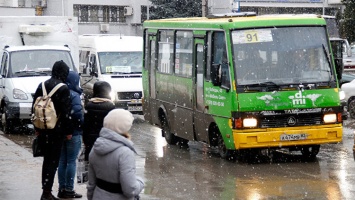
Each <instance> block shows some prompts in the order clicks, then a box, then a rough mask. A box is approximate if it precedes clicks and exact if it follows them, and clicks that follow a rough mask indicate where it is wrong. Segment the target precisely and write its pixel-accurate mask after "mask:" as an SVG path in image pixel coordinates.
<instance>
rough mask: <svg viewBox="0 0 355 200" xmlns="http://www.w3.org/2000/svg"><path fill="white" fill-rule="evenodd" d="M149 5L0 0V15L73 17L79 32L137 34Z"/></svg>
mask: <svg viewBox="0 0 355 200" xmlns="http://www.w3.org/2000/svg"><path fill="white" fill-rule="evenodd" d="M149 5H150V1H149V0H50V1H49V0H0V11H1V10H3V12H2V14H1V15H43V16H75V17H78V22H79V30H78V31H79V34H80V35H81V34H101V33H106V34H122V35H132V36H141V35H142V23H143V21H144V20H146V19H147V18H148V17H149V13H148V12H147V11H148V10H149V9H148V8H149ZM24 11H26V12H24ZM23 13H26V14H23Z"/></svg>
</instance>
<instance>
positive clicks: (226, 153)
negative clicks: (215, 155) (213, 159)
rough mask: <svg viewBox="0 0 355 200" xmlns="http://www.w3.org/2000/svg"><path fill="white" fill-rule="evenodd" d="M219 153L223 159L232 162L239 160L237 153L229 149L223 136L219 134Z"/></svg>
mask: <svg viewBox="0 0 355 200" xmlns="http://www.w3.org/2000/svg"><path fill="white" fill-rule="evenodd" d="M218 152H219V155H220V156H221V158H223V159H226V160H230V161H234V160H236V159H237V155H236V151H234V150H230V149H227V147H226V144H225V143H224V140H223V137H222V135H221V134H218Z"/></svg>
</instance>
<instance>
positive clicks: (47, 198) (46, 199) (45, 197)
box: [41, 190, 59, 200]
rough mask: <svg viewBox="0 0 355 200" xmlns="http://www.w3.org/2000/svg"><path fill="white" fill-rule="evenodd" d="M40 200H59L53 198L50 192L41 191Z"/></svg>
mask: <svg viewBox="0 0 355 200" xmlns="http://www.w3.org/2000/svg"><path fill="white" fill-rule="evenodd" d="M41 200H59V199H58V198H57V197H55V196H53V194H52V192H51V191H47V190H43V193H42V196H41Z"/></svg>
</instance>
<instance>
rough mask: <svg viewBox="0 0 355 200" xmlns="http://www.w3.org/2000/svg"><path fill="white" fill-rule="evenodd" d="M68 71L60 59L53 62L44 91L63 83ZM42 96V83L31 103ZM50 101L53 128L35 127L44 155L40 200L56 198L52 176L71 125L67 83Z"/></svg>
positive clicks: (70, 130) (69, 134)
mask: <svg viewBox="0 0 355 200" xmlns="http://www.w3.org/2000/svg"><path fill="white" fill-rule="evenodd" d="M68 73H69V67H68V65H67V64H66V63H65V62H63V61H62V60H61V61H57V62H55V63H54V65H53V68H52V76H51V78H50V79H48V80H46V81H45V82H44V86H45V87H46V91H47V92H48V93H49V92H50V91H51V90H52V89H53V88H54V87H55V86H56V85H57V84H59V83H65V80H66V79H67V76H68ZM39 96H43V92H42V83H40V84H39V85H38V87H37V90H36V92H35V94H34V97H33V103H32V108H33V104H34V103H35V101H36V99H37V97H39ZM52 101H53V104H54V108H55V110H56V114H57V116H59V117H58V121H57V123H56V126H55V127H54V129H38V128H35V134H36V135H37V136H38V137H39V143H40V144H41V146H42V149H43V152H44V156H43V165H42V189H43V193H42V196H41V200H53V199H54V200H57V199H58V198H56V197H55V196H53V195H52V187H53V181H54V177H55V174H56V171H57V168H58V163H59V158H60V152H61V148H62V144H63V141H64V138H67V139H70V138H71V136H72V135H71V134H72V132H73V131H72V129H73V126H72V124H71V121H70V117H69V116H70V109H71V99H70V91H69V88H68V86H67V85H63V86H61V87H60V88H59V89H58V90H57V91H56V92H55V93H54V95H53V96H52ZM32 112H33V110H32Z"/></svg>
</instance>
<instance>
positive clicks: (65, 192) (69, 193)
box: [58, 71, 84, 199]
mask: <svg viewBox="0 0 355 200" xmlns="http://www.w3.org/2000/svg"><path fill="white" fill-rule="evenodd" d="M66 83H67V86H68V87H69V89H70V96H71V101H72V109H71V112H70V115H71V120H72V124H73V129H74V130H73V134H72V138H71V139H69V140H65V141H64V144H63V146H62V152H61V155H60V160H59V167H58V183H59V192H58V197H59V198H64V199H66V198H81V197H82V195H81V194H78V193H76V192H75V191H74V179H75V173H76V159H77V157H78V154H79V151H80V149H81V137H82V134H83V124H84V112H83V106H82V104H81V98H80V95H81V93H82V92H83V90H82V89H81V88H80V76H79V74H78V73H77V72H74V71H70V72H69V75H68V77H67V81H66Z"/></svg>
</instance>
